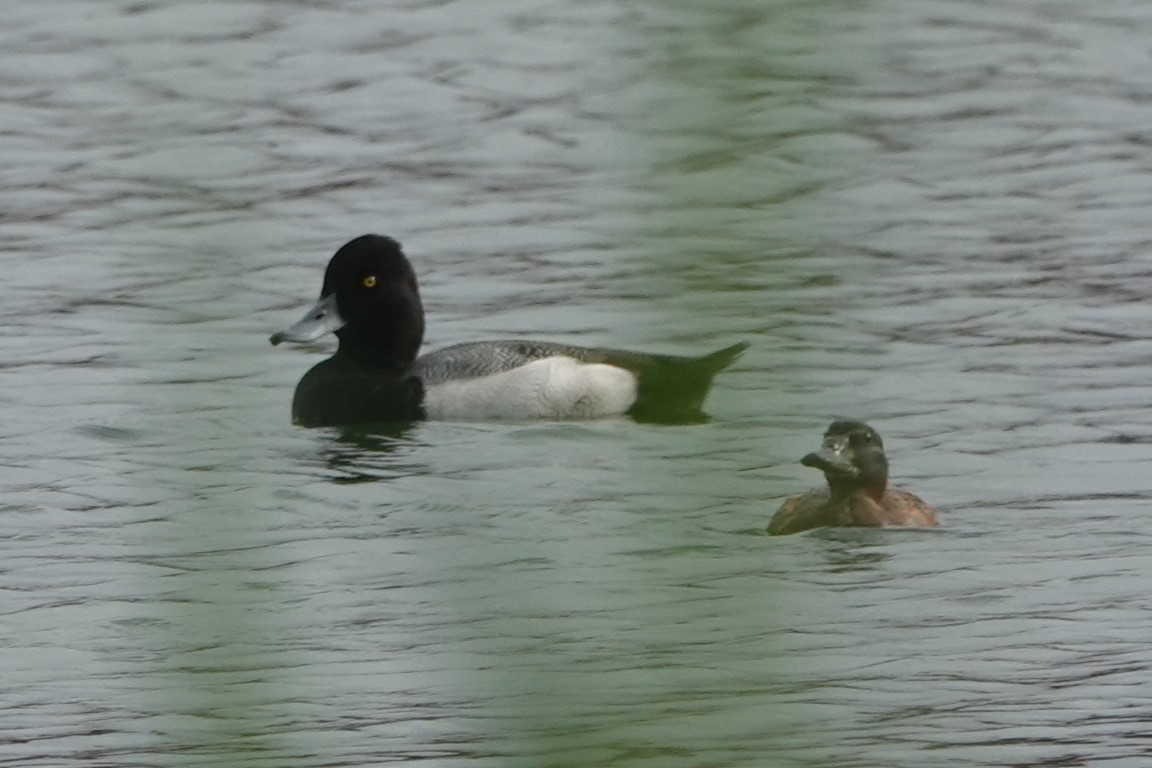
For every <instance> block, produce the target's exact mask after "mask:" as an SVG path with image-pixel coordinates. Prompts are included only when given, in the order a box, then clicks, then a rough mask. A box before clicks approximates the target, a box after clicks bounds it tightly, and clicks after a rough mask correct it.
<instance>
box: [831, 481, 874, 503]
mask: <svg viewBox="0 0 1152 768" xmlns="http://www.w3.org/2000/svg"><path fill="white" fill-rule="evenodd" d="M825 477H827V476H825ZM827 479H828V490H829V492H830V493H831V495H832V499H833V500H843V501H848V500H851V499H858V498H868V499H872V500H873V501H875V502H877V503H879V502H880V501H881V500H882V499H883V498H884V491H886V490H888V478H887V477H877V478H866V479H864V480H861V479H860V478H852V479H851V480H843V479H840V478H836V477H827Z"/></svg>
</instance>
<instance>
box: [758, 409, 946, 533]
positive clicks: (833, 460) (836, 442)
mask: <svg viewBox="0 0 1152 768" xmlns="http://www.w3.org/2000/svg"><path fill="white" fill-rule="evenodd" d="M800 463H801V464H803V465H804V466H806V467H815V468H816V469H819V470H821V471H822V472H823V473H824V479H825V480H827V481H828V487H827V488H817V489H815V490H811V491H809V492H808V493H805V494H802V495H800V496H792V497H791V498H789V499H787V500H786V501H785V502H784V503H783V504H782V505H781V506H780V509H779V510H778V511H777V512H776V514H775V515H774V516H773V517H772V521H771V522H770V523H768V533H769V534H772V535H780V534H787V533H799V532H800V531H807V530H809V529H810V528H820V527H823V526H838V527H846V526H873V527H877V526H887V525H903V526H909V527H930V526H934V525H936V524H937V522H936V513H935V512H933V511H932V508H931V507H929V506H928V505H927V504H926V503H925V502H924V500H923V499H921V498H920V497H919V496H915V495H913V494H911V493H908V492H907V491H900V490H895V489H891V488H888V457H887V456H885V455H884V443H883V441H881V439H880V435H879V434H878V433H877V432H876V430H874V429H872V427H870V426H868V425H867V424H865V423H864V422H862V421H853V420H842V421H834V422H832V425H831V426H829V427H828V430H827V431H826V432H825V433H824V443H823V444H822V445H821V446H820V450H818V451H816V452H815V453H810V454H808V455H807V456H805V457H804V458H803V459H801V460H800Z"/></svg>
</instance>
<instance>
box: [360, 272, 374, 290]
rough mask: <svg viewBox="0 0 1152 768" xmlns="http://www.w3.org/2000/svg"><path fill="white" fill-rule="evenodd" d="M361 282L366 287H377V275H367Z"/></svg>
mask: <svg viewBox="0 0 1152 768" xmlns="http://www.w3.org/2000/svg"><path fill="white" fill-rule="evenodd" d="M360 284H361V285H363V286H364V287H365V288H375V287H376V275H368V277H366V278H364V279H363V280H361V281H360Z"/></svg>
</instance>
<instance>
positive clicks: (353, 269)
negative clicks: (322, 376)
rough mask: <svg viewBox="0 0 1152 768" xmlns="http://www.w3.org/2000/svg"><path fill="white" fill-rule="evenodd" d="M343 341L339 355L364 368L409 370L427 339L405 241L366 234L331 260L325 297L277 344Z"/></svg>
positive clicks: (322, 293)
mask: <svg viewBox="0 0 1152 768" xmlns="http://www.w3.org/2000/svg"><path fill="white" fill-rule="evenodd" d="M325 333H335V334H336V336H337V338H339V339H340V349H339V351H338V352H337V356H339V357H342V358H346V359H349V360H351V361H354V362H355V363H357V364H358V365H362V366H365V367H396V366H402V367H404V368H407V367H408V366H409V365H411V364H412V361H413V360H415V359H416V353H417V352H418V351H419V350H420V344H421V343H422V342H423V341H424V306H423V304H421V302H420V289H419V288H418V287H417V285H416V274H415V273H414V272H413V271H412V265H411V264H409V263H408V258H407V257H406V256H405V255H404V251H403V250H401V248H400V243H398V242H396V241H395V240H393V239H392V238H390V237H384V236H383V235H362V236H361V237H358V238H356V239H355V240H351V241H349V242H348V243H345V244H344V245H343V246H342V247H341V248H340V250H338V251H336V254H335V255H334V256H333V257H332V260H331V261H329V262H328V269H327V270H326V271H325V272H324V286H323V288H321V290H320V300H319V301H317V302H316V304H314V305H313V306H312V307H311V308H310V309H309V310H308V312H307V313H306V314H305V315H304V318H303V319H302V320H301V321H300V322H298V323H296V324H295V325H293V326H292V327H291V328H288V329H286V330H283V331H279V332H277V333H275V334H273V335H272V343H273V344H279V343H280V342H281V341H296V342H308V341H313V340H315V339H318V338H320V337H321V336H323V335H324V334H325Z"/></svg>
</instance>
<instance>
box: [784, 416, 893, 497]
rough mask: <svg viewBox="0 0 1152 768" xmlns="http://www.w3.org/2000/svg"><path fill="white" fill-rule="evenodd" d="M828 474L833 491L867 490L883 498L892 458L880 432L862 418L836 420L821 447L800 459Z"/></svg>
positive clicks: (826, 433)
mask: <svg viewBox="0 0 1152 768" xmlns="http://www.w3.org/2000/svg"><path fill="white" fill-rule="evenodd" d="M800 463H801V464H803V465H804V466H806V467H815V468H816V469H819V470H821V471H822V472H823V473H824V478H825V479H826V480H827V481H828V487H829V488H830V489H831V490H832V493H833V494H836V493H845V492H850V491H853V490H857V489H864V490H866V491H867V492H868V493H869V494H871V495H873V496H876V497H877V498H879V497H880V496H881V495H883V493H884V490H885V488H887V486H888V457H887V456H885V455H884V441H882V440H881V439H880V434H879V433H878V432H877V431H876V430H874V429H872V427H870V426H868V425H867V424H865V423H864V422H862V421H854V420H851V419H844V420H838V421H834V422H832V424H831V425H830V426H829V427H828V429H827V431H825V432H824V442H823V443H822V444H821V446H820V450H818V451H816V452H815V453H810V454H808V455H807V456H805V457H804V458H803V459H801V460H800Z"/></svg>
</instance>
